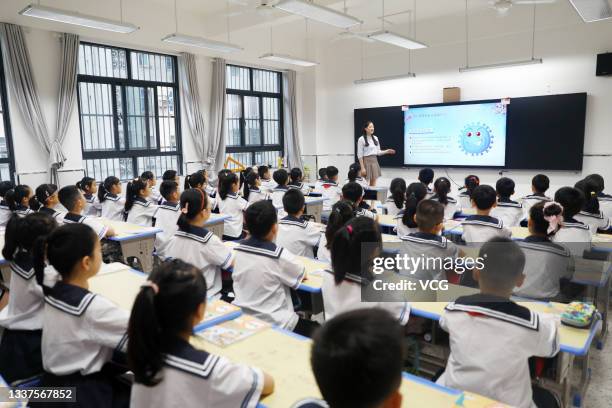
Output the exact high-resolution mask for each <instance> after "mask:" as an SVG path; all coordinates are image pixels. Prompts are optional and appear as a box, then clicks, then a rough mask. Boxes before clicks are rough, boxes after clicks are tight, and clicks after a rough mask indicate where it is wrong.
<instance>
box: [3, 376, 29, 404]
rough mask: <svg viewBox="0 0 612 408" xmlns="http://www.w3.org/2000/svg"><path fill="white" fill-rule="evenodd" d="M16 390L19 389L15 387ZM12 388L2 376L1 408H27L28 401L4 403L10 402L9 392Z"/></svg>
mask: <svg viewBox="0 0 612 408" xmlns="http://www.w3.org/2000/svg"><path fill="white" fill-rule="evenodd" d="M15 388H16V389H19V387H15ZM9 389H10V387H9V385H8V384H7V382H6V380H5V379H4V378H2V376H0V407H1V408H22V407H24V408H25V407H26V406H27V403H28V401H27V400H20V401H15V402H3V401H8V400H9V393H8V391H9Z"/></svg>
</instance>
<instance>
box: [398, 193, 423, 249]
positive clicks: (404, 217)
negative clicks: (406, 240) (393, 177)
mask: <svg viewBox="0 0 612 408" xmlns="http://www.w3.org/2000/svg"><path fill="white" fill-rule="evenodd" d="M426 196H427V187H426V186H425V185H424V184H423V183H411V184H410V185H409V186H408V188H407V189H406V202H405V203H404V209H403V210H401V211H400V212H398V213H397V215H396V216H395V220H396V222H397V226H396V227H395V229H396V230H397V236H399V237H401V236H404V235H408V234H411V233H413V232H417V231H418V230H419V229H418V227H417V223H416V221H415V219H414V218H415V215H416V211H417V206H418V205H419V203H420V202H421V200H424V199H425V197H426Z"/></svg>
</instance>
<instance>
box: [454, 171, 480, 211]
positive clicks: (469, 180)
mask: <svg viewBox="0 0 612 408" xmlns="http://www.w3.org/2000/svg"><path fill="white" fill-rule="evenodd" d="M479 185H480V178H478V176H476V175H474V174H470V175H469V176H467V177H466V178H465V180H464V181H463V191H462V192H461V193H459V205H460V206H461V208H471V207H472V193H473V192H474V189H475V188H476V187H478V186H479Z"/></svg>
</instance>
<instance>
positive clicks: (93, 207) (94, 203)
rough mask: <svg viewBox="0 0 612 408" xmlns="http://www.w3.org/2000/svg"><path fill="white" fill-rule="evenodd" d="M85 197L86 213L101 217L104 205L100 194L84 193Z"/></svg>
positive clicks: (84, 212)
mask: <svg viewBox="0 0 612 408" xmlns="http://www.w3.org/2000/svg"><path fill="white" fill-rule="evenodd" d="M83 197H84V198H85V208H84V209H83V214H84V215H90V216H92V217H99V216H100V212H101V211H102V205H101V204H100V200H98V196H96V195H94V194H83Z"/></svg>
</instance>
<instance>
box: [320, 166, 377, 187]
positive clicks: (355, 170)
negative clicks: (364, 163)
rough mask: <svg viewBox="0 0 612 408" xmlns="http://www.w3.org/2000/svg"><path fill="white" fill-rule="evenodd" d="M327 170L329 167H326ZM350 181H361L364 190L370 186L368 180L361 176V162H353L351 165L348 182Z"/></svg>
mask: <svg viewBox="0 0 612 408" xmlns="http://www.w3.org/2000/svg"><path fill="white" fill-rule="evenodd" d="M325 172H326V173H327V169H325ZM350 182H355V183H359V185H360V186H361V187H362V188H363V189H364V190H365V189H366V188H368V187H369V186H370V185H369V184H368V181H367V180H366V179H364V178H363V177H361V165H360V164H359V162H356V163H353V164H351V165H350V166H349V171H348V175H347V180H346V183H350ZM346 183H345V184H346Z"/></svg>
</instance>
